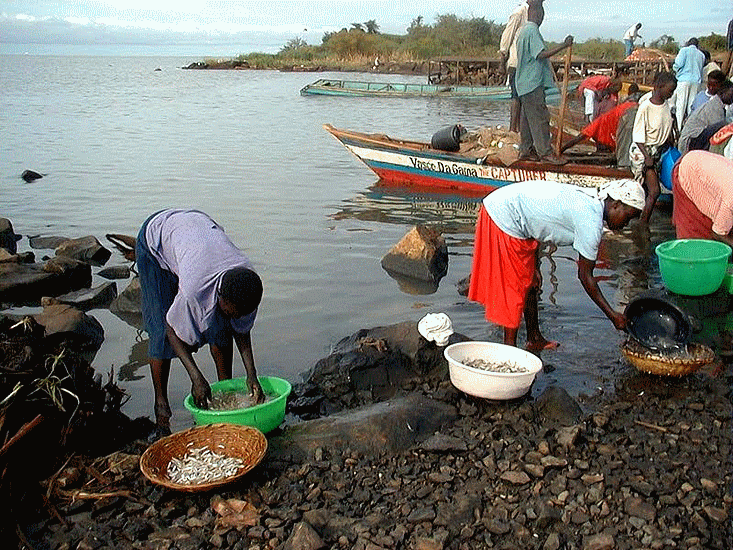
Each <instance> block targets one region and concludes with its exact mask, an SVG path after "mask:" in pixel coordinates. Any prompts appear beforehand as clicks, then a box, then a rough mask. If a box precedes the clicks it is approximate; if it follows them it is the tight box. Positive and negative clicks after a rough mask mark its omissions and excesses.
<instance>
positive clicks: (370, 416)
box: [268, 394, 456, 459]
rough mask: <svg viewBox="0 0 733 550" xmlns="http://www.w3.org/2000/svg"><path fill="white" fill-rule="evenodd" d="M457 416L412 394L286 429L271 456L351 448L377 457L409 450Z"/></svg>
mask: <svg viewBox="0 0 733 550" xmlns="http://www.w3.org/2000/svg"><path fill="white" fill-rule="evenodd" d="M455 417H456V412H455V409H454V408H453V407H452V406H450V405H447V404H446V403H442V402H439V401H434V400H431V399H428V398H427V397H424V396H422V395H419V394H411V395H408V396H406V397H399V398H396V399H393V400H391V401H384V402H381V403H377V404H375V405H370V406H367V407H363V408H360V409H355V410H353V411H348V412H342V413H338V414H334V415H331V416H329V417H326V418H321V419H318V420H310V421H307V422H302V423H299V424H295V425H293V426H290V427H287V428H286V429H285V430H284V432H283V434H282V435H280V436H277V437H275V438H273V439H272V440H271V441H270V445H269V448H268V455H269V456H270V457H271V458H273V459H284V458H285V457H301V458H303V457H307V456H312V455H313V453H314V452H315V450H316V448H318V447H321V448H329V449H345V448H347V447H348V448H351V449H356V450H359V451H360V452H362V453H365V454H369V455H371V456H378V455H379V454H381V453H384V452H397V451H399V450H400V449H406V448H408V447H410V446H411V445H413V444H415V443H416V442H418V441H421V440H423V439H425V437H427V436H428V434H432V433H435V432H436V431H437V430H439V429H440V427H441V426H442V425H443V424H444V423H446V422H449V421H451V420H452V419H454V418H455Z"/></svg>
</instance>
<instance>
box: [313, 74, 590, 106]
mask: <svg viewBox="0 0 733 550" xmlns="http://www.w3.org/2000/svg"><path fill="white" fill-rule="evenodd" d="M575 86H576V87H577V84H575ZM300 94H301V95H324V96H337V97H401V98H410V97H447V98H460V99H486V100H491V101H507V100H509V99H511V90H510V89H509V87H508V86H459V85H450V84H417V83H414V84H413V83H404V82H402V83H400V82H368V81H363V80H339V79H332V78H319V79H318V80H316V81H315V82H312V83H311V84H308V85H306V86H304V87H303V88H301V90H300ZM547 97H548V99H550V100H557V99H558V98H559V97H560V91H559V90H557V89H556V88H555V89H554V91H553V90H550V91H548V94H547Z"/></svg>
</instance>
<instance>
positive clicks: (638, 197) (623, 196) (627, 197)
mask: <svg viewBox="0 0 733 550" xmlns="http://www.w3.org/2000/svg"><path fill="white" fill-rule="evenodd" d="M608 197H611V198H612V199H614V200H617V201H621V202H622V203H624V204H627V205H629V206H631V207H632V208H636V209H637V210H644V205H645V204H646V193H644V188H643V187H642V186H641V184H640V183H639V182H638V181H635V180H614V181H610V182H608V183H604V184H603V185H601V187H600V189H598V198H599V199H601V200H606V198H608Z"/></svg>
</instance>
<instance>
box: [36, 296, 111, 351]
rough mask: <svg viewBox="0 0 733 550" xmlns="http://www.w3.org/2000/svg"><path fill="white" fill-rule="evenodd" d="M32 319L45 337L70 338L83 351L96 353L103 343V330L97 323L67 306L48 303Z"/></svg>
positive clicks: (89, 316)
mask: <svg viewBox="0 0 733 550" xmlns="http://www.w3.org/2000/svg"><path fill="white" fill-rule="evenodd" d="M33 318H34V319H35V320H36V321H37V322H38V323H39V324H40V325H43V327H44V328H45V329H46V336H51V335H53V334H58V335H62V336H63V337H71V338H73V339H74V340H77V341H78V342H80V344H81V346H82V348H83V349H87V350H89V349H91V350H94V351H96V350H98V349H99V348H100V346H101V345H102V342H103V341H104V329H103V328H102V325H101V324H100V323H99V321H97V320H96V319H95V318H94V317H92V316H91V315H87V314H86V313H84V312H83V311H80V310H78V309H76V308H75V307H72V306H70V305H67V304H60V303H49V304H48V305H46V306H45V307H44V308H43V311H42V312H41V313H38V314H36V315H33Z"/></svg>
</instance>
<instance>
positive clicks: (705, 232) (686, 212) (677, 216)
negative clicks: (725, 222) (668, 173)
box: [672, 161, 713, 239]
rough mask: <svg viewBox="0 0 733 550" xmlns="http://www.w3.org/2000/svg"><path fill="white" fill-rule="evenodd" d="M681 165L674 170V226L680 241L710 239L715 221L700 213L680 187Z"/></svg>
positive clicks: (675, 166)
mask: <svg viewBox="0 0 733 550" xmlns="http://www.w3.org/2000/svg"><path fill="white" fill-rule="evenodd" d="M679 168H680V163H679V161H677V164H675V165H674V168H672V196H673V197H674V200H673V201H672V225H674V228H675V232H676V233H677V238H678V239H709V238H710V236H711V233H712V231H713V220H711V219H710V218H709V217H708V216H706V215H705V214H703V213H702V212H700V209H699V208H698V207H697V206H695V203H694V202H692V200H690V197H688V196H687V194H686V193H685V190H684V189H682V186H681V185H680V176H679Z"/></svg>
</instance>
